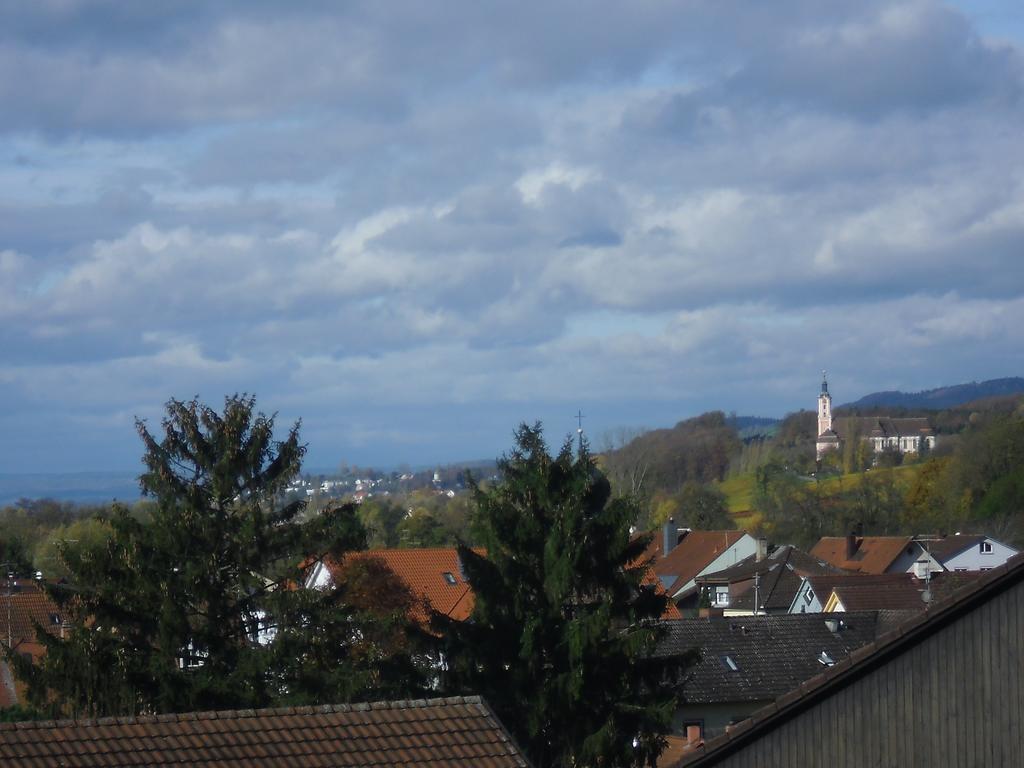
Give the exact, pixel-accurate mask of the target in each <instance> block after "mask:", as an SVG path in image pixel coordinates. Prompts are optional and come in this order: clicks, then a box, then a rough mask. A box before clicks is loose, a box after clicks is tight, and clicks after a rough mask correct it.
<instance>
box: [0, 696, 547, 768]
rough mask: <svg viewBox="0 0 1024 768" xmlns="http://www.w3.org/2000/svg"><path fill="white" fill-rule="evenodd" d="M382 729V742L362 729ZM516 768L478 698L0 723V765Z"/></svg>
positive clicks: (516, 759)
mask: <svg viewBox="0 0 1024 768" xmlns="http://www.w3.org/2000/svg"><path fill="white" fill-rule="evenodd" d="M384 722H386V723H387V724H388V729H387V730H388V735H385V736H381V735H374V734H370V733H367V732H366V730H365V729H364V728H361V727H360V726H361V724H365V723H372V724H378V723H384ZM183 763H187V764H189V765H193V766H196V768H202V766H214V765H216V766H220V767H221V768H234V767H235V766H238V767H239V768H241V766H252V767H253V768H262V767H263V766H280V765H282V764H296V765H304V766H317V765H324V766H337V765H362V766H373V765H416V766H442V765H449V766H459V765H466V766H470V765H481V764H489V765H493V766H496V767H500V768H505V767H506V766H525V765H527V763H526V761H525V759H524V758H523V757H522V755H521V754H520V753H519V751H518V749H517V747H516V746H515V744H514V743H513V741H512V739H511V737H510V736H509V734H508V733H507V732H506V731H505V729H504V728H503V727H502V725H501V723H500V722H498V720H497V718H496V717H495V716H494V714H493V713H492V712H491V710H490V708H489V707H488V706H487V705H486V703H484V702H483V701H482V700H481V699H479V698H478V697H466V698H453V699H434V700H427V701H399V702H377V703H375V704H373V705H372V706H371V707H369V708H366V707H361V706H358V705H352V706H345V705H342V706H327V707H305V708H302V711H301V712H299V711H297V710H294V709H268V710H259V711H252V710H247V711H232V712H204V713H198V714H189V715H160V716H149V717H138V718H118V719H116V720H115V719H112V718H107V719H104V720H83V721H78V722H75V721H67V720H64V721H59V722H38V723H4V724H0V765H18V766H24V767H25V768H51V766H52V767H56V766H63V765H111V766H114V765H116V766H157V765H176V764H183Z"/></svg>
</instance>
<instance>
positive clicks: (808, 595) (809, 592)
mask: <svg viewBox="0 0 1024 768" xmlns="http://www.w3.org/2000/svg"><path fill="white" fill-rule="evenodd" d="M813 599H814V590H813V589H808V590H807V592H805V593H804V602H805V603H807V604H808V605H810V604H811V600H813Z"/></svg>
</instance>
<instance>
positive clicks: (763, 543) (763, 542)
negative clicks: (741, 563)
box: [754, 536, 768, 563]
mask: <svg viewBox="0 0 1024 768" xmlns="http://www.w3.org/2000/svg"><path fill="white" fill-rule="evenodd" d="M766 557H768V539H766V538H764V537H763V536H762V537H761V538H759V539H758V540H757V549H756V550H755V554H754V559H755V560H756V561H757V562H759V563H760V562H761V561H762V560H764V559H765V558H766Z"/></svg>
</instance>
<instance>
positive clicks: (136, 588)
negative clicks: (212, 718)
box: [7, 396, 688, 766]
mask: <svg viewBox="0 0 1024 768" xmlns="http://www.w3.org/2000/svg"><path fill="white" fill-rule="evenodd" d="M160 426H161V428H160V430H156V431H154V430H151V428H150V426H149V425H148V424H146V423H144V422H138V423H137V428H138V432H139V435H140V437H141V439H142V442H143V444H144V456H143V460H144V464H145V467H146V469H145V472H144V473H143V474H142V476H141V478H140V483H141V487H142V490H143V493H144V495H145V498H146V500H147V503H148V504H150V505H151V506H150V508H149V509H148V511H147V514H146V515H145V516H140V515H136V514H133V512H132V510H131V509H128V508H125V507H120V506H115V507H114V508H113V509H111V510H110V511H109V512H107V513H105V514H104V516H103V518H102V523H103V525H105V526H107V529H108V533H109V535H107V536H105V537H103V538H102V539H101V540H98V541H93V540H82V539H79V540H75V541H72V540H61V541H59V542H57V544H56V553H57V556H58V557H59V558H60V559H61V561H62V565H63V568H64V569H65V570H66V572H67V574H68V577H67V580H66V581H64V582H63V583H53V582H50V583H47V585H46V588H47V590H48V591H49V592H50V593H51V595H52V597H53V598H54V599H55V600H56V601H57V602H58V603H59V604H60V605H61V607H62V608H63V610H64V611H65V612H66V614H67V615H68V616H69V617H70V619H71V621H70V626H69V629H68V631H66V632H64V633H61V635H50V634H47V633H46V632H44V631H42V630H41V629H40V631H39V633H38V637H39V641H40V642H42V643H43V644H44V645H45V647H46V653H45V655H44V656H43V658H42V659H41V661H40V662H39V663H38V664H36V665H33V664H32V663H31V662H30V661H29V660H27V659H25V658H23V657H21V656H20V655H18V654H16V653H11V652H10V651H8V653H7V659H8V661H9V662H10V663H11V664H12V665H13V667H14V668H15V670H16V673H17V675H18V676H19V677H20V678H21V679H22V680H24V681H25V682H26V683H27V686H28V701H29V704H30V705H31V706H32V707H34V708H35V710H36V711H37V712H38V713H39V714H41V715H46V716H74V717H80V716H94V717H95V716H111V715H134V714H140V713H164V712H183V711H194V710H209V709H239V708H257V707H266V706H273V705H296V704H327V703H339V702H350V701H361V700H379V699H396V698H418V697H423V696H436V695H449V694H451V695H458V694H469V693H476V694H482V695H484V696H485V697H486V698H487V700H488V702H489V703H490V705H491V706H492V707H493V708H494V709H495V711H496V712H497V713H498V715H499V717H500V718H501V719H502V721H503V722H504V723H505V724H506V725H507V726H508V727H509V728H510V730H511V731H512V732H513V734H514V735H515V736H516V738H517V740H518V741H519V743H520V744H521V745H522V746H523V747H524V748H525V750H526V752H527V753H528V754H529V755H530V757H531V759H532V760H533V761H534V763H535V764H536V765H539V766H548V765H580V764H603V765H648V764H653V760H654V758H655V757H656V755H657V754H658V753H659V752H660V750H661V747H662V746H663V745H664V737H665V734H666V733H667V732H668V731H669V728H670V726H671V717H672V714H673V712H674V709H675V704H676V700H675V689H676V685H675V683H676V681H677V680H678V679H679V675H680V674H681V673H682V671H683V668H684V666H685V664H686V663H687V661H688V659H686V658H674V659H673V658H668V659H666V658H663V657H658V656H657V655H656V654H655V653H654V651H655V648H656V646H657V644H658V641H659V639H660V637H661V633H662V629H661V626H660V624H659V622H658V618H659V617H660V616H661V614H662V612H663V610H664V608H665V606H666V602H667V597H666V596H665V595H664V593H663V592H660V593H659V592H658V591H657V590H656V588H655V587H653V586H652V585H650V584H647V583H645V578H644V575H645V569H644V563H643V552H644V550H645V547H646V545H647V543H648V539H646V538H645V537H635V536H632V535H631V533H630V525H631V523H632V521H633V520H635V518H636V515H637V508H636V505H635V502H634V501H633V500H632V499H630V498H625V497H617V496H615V495H614V494H613V493H612V490H611V485H610V483H609V482H608V480H607V478H606V477H605V476H604V474H603V473H602V472H601V471H600V470H599V469H598V467H597V466H596V463H595V461H594V459H593V457H592V456H591V455H590V453H589V451H588V449H587V447H586V445H582V446H581V447H580V448H579V450H575V449H574V446H573V443H571V442H569V441H567V442H566V443H565V444H563V446H562V447H561V450H560V451H558V452H557V453H554V454H552V453H551V452H549V450H548V448H547V446H546V444H545V442H544V439H543V434H542V430H541V428H540V426H539V425H534V426H527V425H523V426H521V427H520V428H519V430H518V431H517V433H516V438H515V447H514V448H513V450H512V451H511V452H510V454H508V455H507V456H506V457H504V458H503V459H502V460H501V461H500V462H499V468H500V472H501V477H502V479H501V481H500V482H497V483H491V484H487V485H483V484H477V483H475V482H472V481H471V482H470V487H471V499H472V504H471V505H470V506H469V509H468V512H467V516H468V521H469V522H468V524H467V525H468V529H469V530H471V531H472V534H473V537H474V538H473V540H474V541H475V542H477V543H479V544H482V545H483V547H484V548H485V553H483V554H481V552H480V551H479V550H474V549H471V548H470V547H469V546H468V545H467V544H468V538H467V539H466V540H465V541H460V544H459V552H460V556H461V558H462V560H463V563H464V568H465V573H466V575H467V577H468V578H469V580H470V582H471V583H472V585H473V589H474V594H475V597H476V602H475V607H474V610H473V614H472V618H471V620H470V621H468V622H453V621H450V620H446V619H445V618H444V617H443V616H440V615H435V616H433V617H432V620H431V623H430V625H429V626H424V625H422V624H420V623H417V622H416V621H415V620H413V619H412V618H411V616H412V611H411V610H410V608H411V607H412V605H413V603H414V602H415V601H416V600H418V598H417V597H416V596H415V595H411V594H409V592H408V590H407V589H406V588H405V587H404V586H403V585H402V583H401V582H400V581H399V580H397V579H396V578H395V577H394V575H393V574H390V572H388V571H387V570H386V568H385V569H383V570H382V569H381V567H380V563H379V561H374V560H372V559H369V560H368V561H366V562H365V563H363V564H362V565H361V566H360V567H355V568H345V569H343V570H341V571H338V572H337V578H336V579H335V583H334V585H333V586H332V587H331V588H327V589H307V588H304V587H303V585H304V582H305V579H306V577H307V576H308V574H309V572H310V568H311V567H312V566H313V565H314V564H315V563H317V562H321V561H323V560H324V559H330V560H334V561H344V557H345V555H346V554H347V553H351V552H357V551H360V550H362V549H364V548H365V547H366V545H367V543H368V540H369V538H370V534H369V531H368V528H367V525H366V524H365V522H364V520H363V519H362V518H361V517H360V510H359V509H357V507H356V506H355V505H354V504H339V505H337V506H334V507H330V508H327V509H323V510H319V511H318V512H317V513H316V514H310V513H308V512H309V511H308V510H307V509H306V508H305V502H304V501H303V500H292V501H283V496H282V494H281V489H282V488H284V487H286V485H287V484H288V483H289V481H291V480H292V479H293V478H294V477H295V476H296V474H297V473H298V472H299V469H300V465H301V460H302V457H303V454H304V452H305V447H304V445H303V444H302V443H301V441H300V439H299V425H298V424H295V425H293V426H292V427H291V428H290V429H288V430H287V432H286V434H285V435H284V436H283V438H280V439H279V438H278V437H277V436H275V434H274V418H273V416H266V415H264V414H262V413H260V412H258V411H257V410H256V409H255V401H254V399H253V398H251V397H248V396H232V397H228V398H226V400H225V404H224V409H223V410H222V411H216V410H214V409H212V408H210V407H208V406H206V405H204V404H202V403H200V402H198V401H196V400H192V401H188V402H182V401H176V400H172V401H170V402H169V403H168V405H167V413H166V416H165V417H164V419H163V421H162V424H161V425H160ZM385 527H386V526H385Z"/></svg>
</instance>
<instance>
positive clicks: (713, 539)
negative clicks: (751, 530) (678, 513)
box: [647, 531, 746, 596]
mask: <svg viewBox="0 0 1024 768" xmlns="http://www.w3.org/2000/svg"><path fill="white" fill-rule="evenodd" d="M745 535H746V534H745V533H744V532H743V531H688V532H686V535H685V536H683V539H682V541H680V542H679V543H678V544H676V546H675V547H673V549H672V551H671V552H669V553H668V555H665V556H662V555H661V536H660V535H655V537H654V540H653V541H652V542H651V546H650V547H648V550H647V552H648V554H649V555H652V556H653V557H654V563H653V568H654V572H655V573H656V574H657V575H658V578H659V579H660V580H661V582H662V584H664V585H665V589H666V591H667V592H668V593H669V594H670V595H673V596H674V595H675V593H676V592H678V591H679V590H680V589H682V588H683V587H684V586H686V585H687V584H688V583H689V582H690V581H692V580H693V579H694V578H695V577H696V576H697V574H698V573H700V572H701V571H703V570H704V569H705V568H707V567H708V566H709V565H710V564H711V563H713V562H714V560H715V558H717V557H718V556H719V555H721V554H722V553H723V552H725V550H727V549H728V548H729V547H731V546H732V545H733V544H735V543H736V542H737V541H739V540H740V539H741V538H743V536H745Z"/></svg>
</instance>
